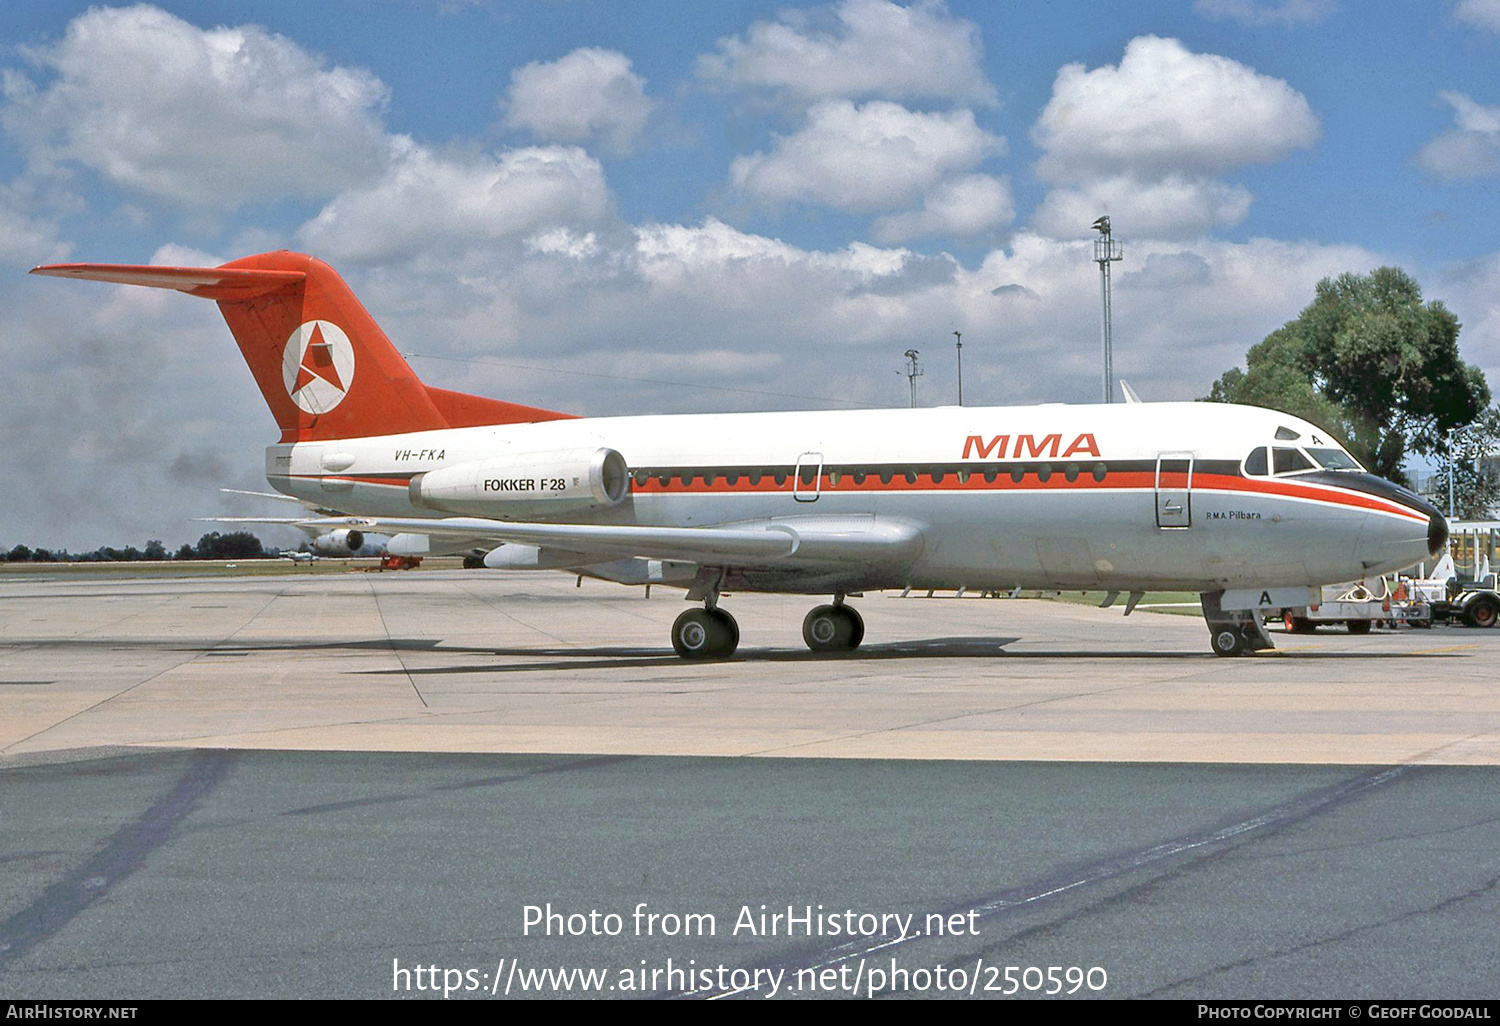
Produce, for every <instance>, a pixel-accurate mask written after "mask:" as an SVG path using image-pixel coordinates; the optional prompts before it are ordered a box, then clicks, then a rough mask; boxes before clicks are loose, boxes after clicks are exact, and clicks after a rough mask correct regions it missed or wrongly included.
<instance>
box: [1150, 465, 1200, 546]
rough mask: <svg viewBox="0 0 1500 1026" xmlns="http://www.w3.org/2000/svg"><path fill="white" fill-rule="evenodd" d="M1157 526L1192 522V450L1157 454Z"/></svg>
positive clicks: (1184, 525) (1180, 524) (1184, 524)
mask: <svg viewBox="0 0 1500 1026" xmlns="http://www.w3.org/2000/svg"><path fill="white" fill-rule="evenodd" d="M1156 526H1157V527H1162V528H1182V527H1192V526H1193V454H1192V453H1190V452H1164V453H1161V454H1160V455H1158V456H1157V457H1156Z"/></svg>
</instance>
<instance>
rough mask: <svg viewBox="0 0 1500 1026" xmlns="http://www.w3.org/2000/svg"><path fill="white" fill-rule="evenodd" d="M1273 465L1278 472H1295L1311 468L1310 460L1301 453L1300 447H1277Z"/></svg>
mask: <svg viewBox="0 0 1500 1026" xmlns="http://www.w3.org/2000/svg"><path fill="white" fill-rule="evenodd" d="M1274 465H1275V467H1276V473H1278V474H1295V473H1297V472H1298V471H1299V470H1312V469H1313V465H1312V461H1311V460H1309V459H1308V458H1307V457H1306V456H1304V455H1302V450H1300V449H1282V448H1277V449H1276V453H1275V457H1274Z"/></svg>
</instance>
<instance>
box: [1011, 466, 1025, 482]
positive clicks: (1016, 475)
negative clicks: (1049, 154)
mask: <svg viewBox="0 0 1500 1026" xmlns="http://www.w3.org/2000/svg"><path fill="white" fill-rule="evenodd" d="M1010 479H1011V480H1012V481H1014V482H1015V483H1016V484H1020V483H1021V482H1022V481H1024V480H1026V468H1025V467H1011V468H1010Z"/></svg>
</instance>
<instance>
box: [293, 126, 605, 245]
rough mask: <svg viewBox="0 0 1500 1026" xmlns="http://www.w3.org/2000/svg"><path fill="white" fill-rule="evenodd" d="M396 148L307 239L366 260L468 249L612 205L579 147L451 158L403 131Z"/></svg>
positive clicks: (582, 219) (312, 224)
mask: <svg viewBox="0 0 1500 1026" xmlns="http://www.w3.org/2000/svg"><path fill="white" fill-rule="evenodd" d="M392 151H393V152H392V155H391V160H390V165H389V167H388V168H387V170H386V172H385V173H384V174H383V175H382V176H381V177H380V178H378V179H376V180H375V181H373V182H371V183H370V184H368V185H363V186H359V187H356V188H353V189H350V190H347V191H345V192H343V193H340V194H339V195H338V196H336V197H335V198H334V199H333V200H332V201H331V202H330V203H329V204H328V205H327V206H325V207H324V208H323V210H322V211H321V212H320V213H319V214H318V215H317V216H316V217H314V218H313V219H312V220H311V221H309V222H308V223H307V224H305V225H303V226H302V228H301V229H300V230H299V232H298V237H299V239H300V240H301V241H302V243H303V244H304V245H306V246H308V247H310V248H311V249H312V250H314V251H316V252H318V253H321V254H325V255H327V256H328V257H329V258H331V259H341V260H350V261H362V262H369V261H380V260H392V259H401V258H409V257H411V256H413V255H415V254H417V253H419V252H421V251H424V250H433V249H451V250H454V251H456V252H463V251H466V250H468V249H471V248H473V247H475V246H481V245H486V244H491V243H494V242H496V241H499V240H502V239H507V238H514V239H517V240H518V241H519V240H520V239H521V238H522V237H524V236H528V235H532V234H534V233H536V232H537V231H539V230H541V229H546V228H552V227H558V226H581V225H588V224H592V223H595V222H598V221H599V220H601V219H602V218H604V217H605V216H606V215H607V214H608V212H609V210H610V206H611V200H610V194H609V187H608V186H607V185H606V184H605V180H604V170H603V168H602V167H600V165H599V162H598V161H597V160H595V159H594V158H593V157H591V156H589V155H588V154H587V153H585V152H584V151H583V150H581V149H579V148H578V147H576V146H533V147H526V148H523V149H515V150H508V151H506V152H504V153H500V154H498V155H497V156H495V157H488V156H471V157H464V156H443V155H440V154H437V153H434V152H433V151H432V150H429V149H427V148H426V147H423V146H420V145H418V144H417V143H415V142H413V141H412V140H410V139H408V138H405V137H397V138H396V139H394V140H393V141H392Z"/></svg>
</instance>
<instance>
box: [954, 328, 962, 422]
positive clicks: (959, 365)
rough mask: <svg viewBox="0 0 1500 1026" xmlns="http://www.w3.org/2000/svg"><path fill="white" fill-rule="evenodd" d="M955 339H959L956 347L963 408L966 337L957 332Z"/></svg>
mask: <svg viewBox="0 0 1500 1026" xmlns="http://www.w3.org/2000/svg"><path fill="white" fill-rule="evenodd" d="M953 337H954V338H956V339H958V341H957V342H955V343H954V345H956V346H957V347H958V405H960V406H962V405H963V404H964V337H963V335H961V334H959V333H958V332H956V331H955V332H954V333H953Z"/></svg>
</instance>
